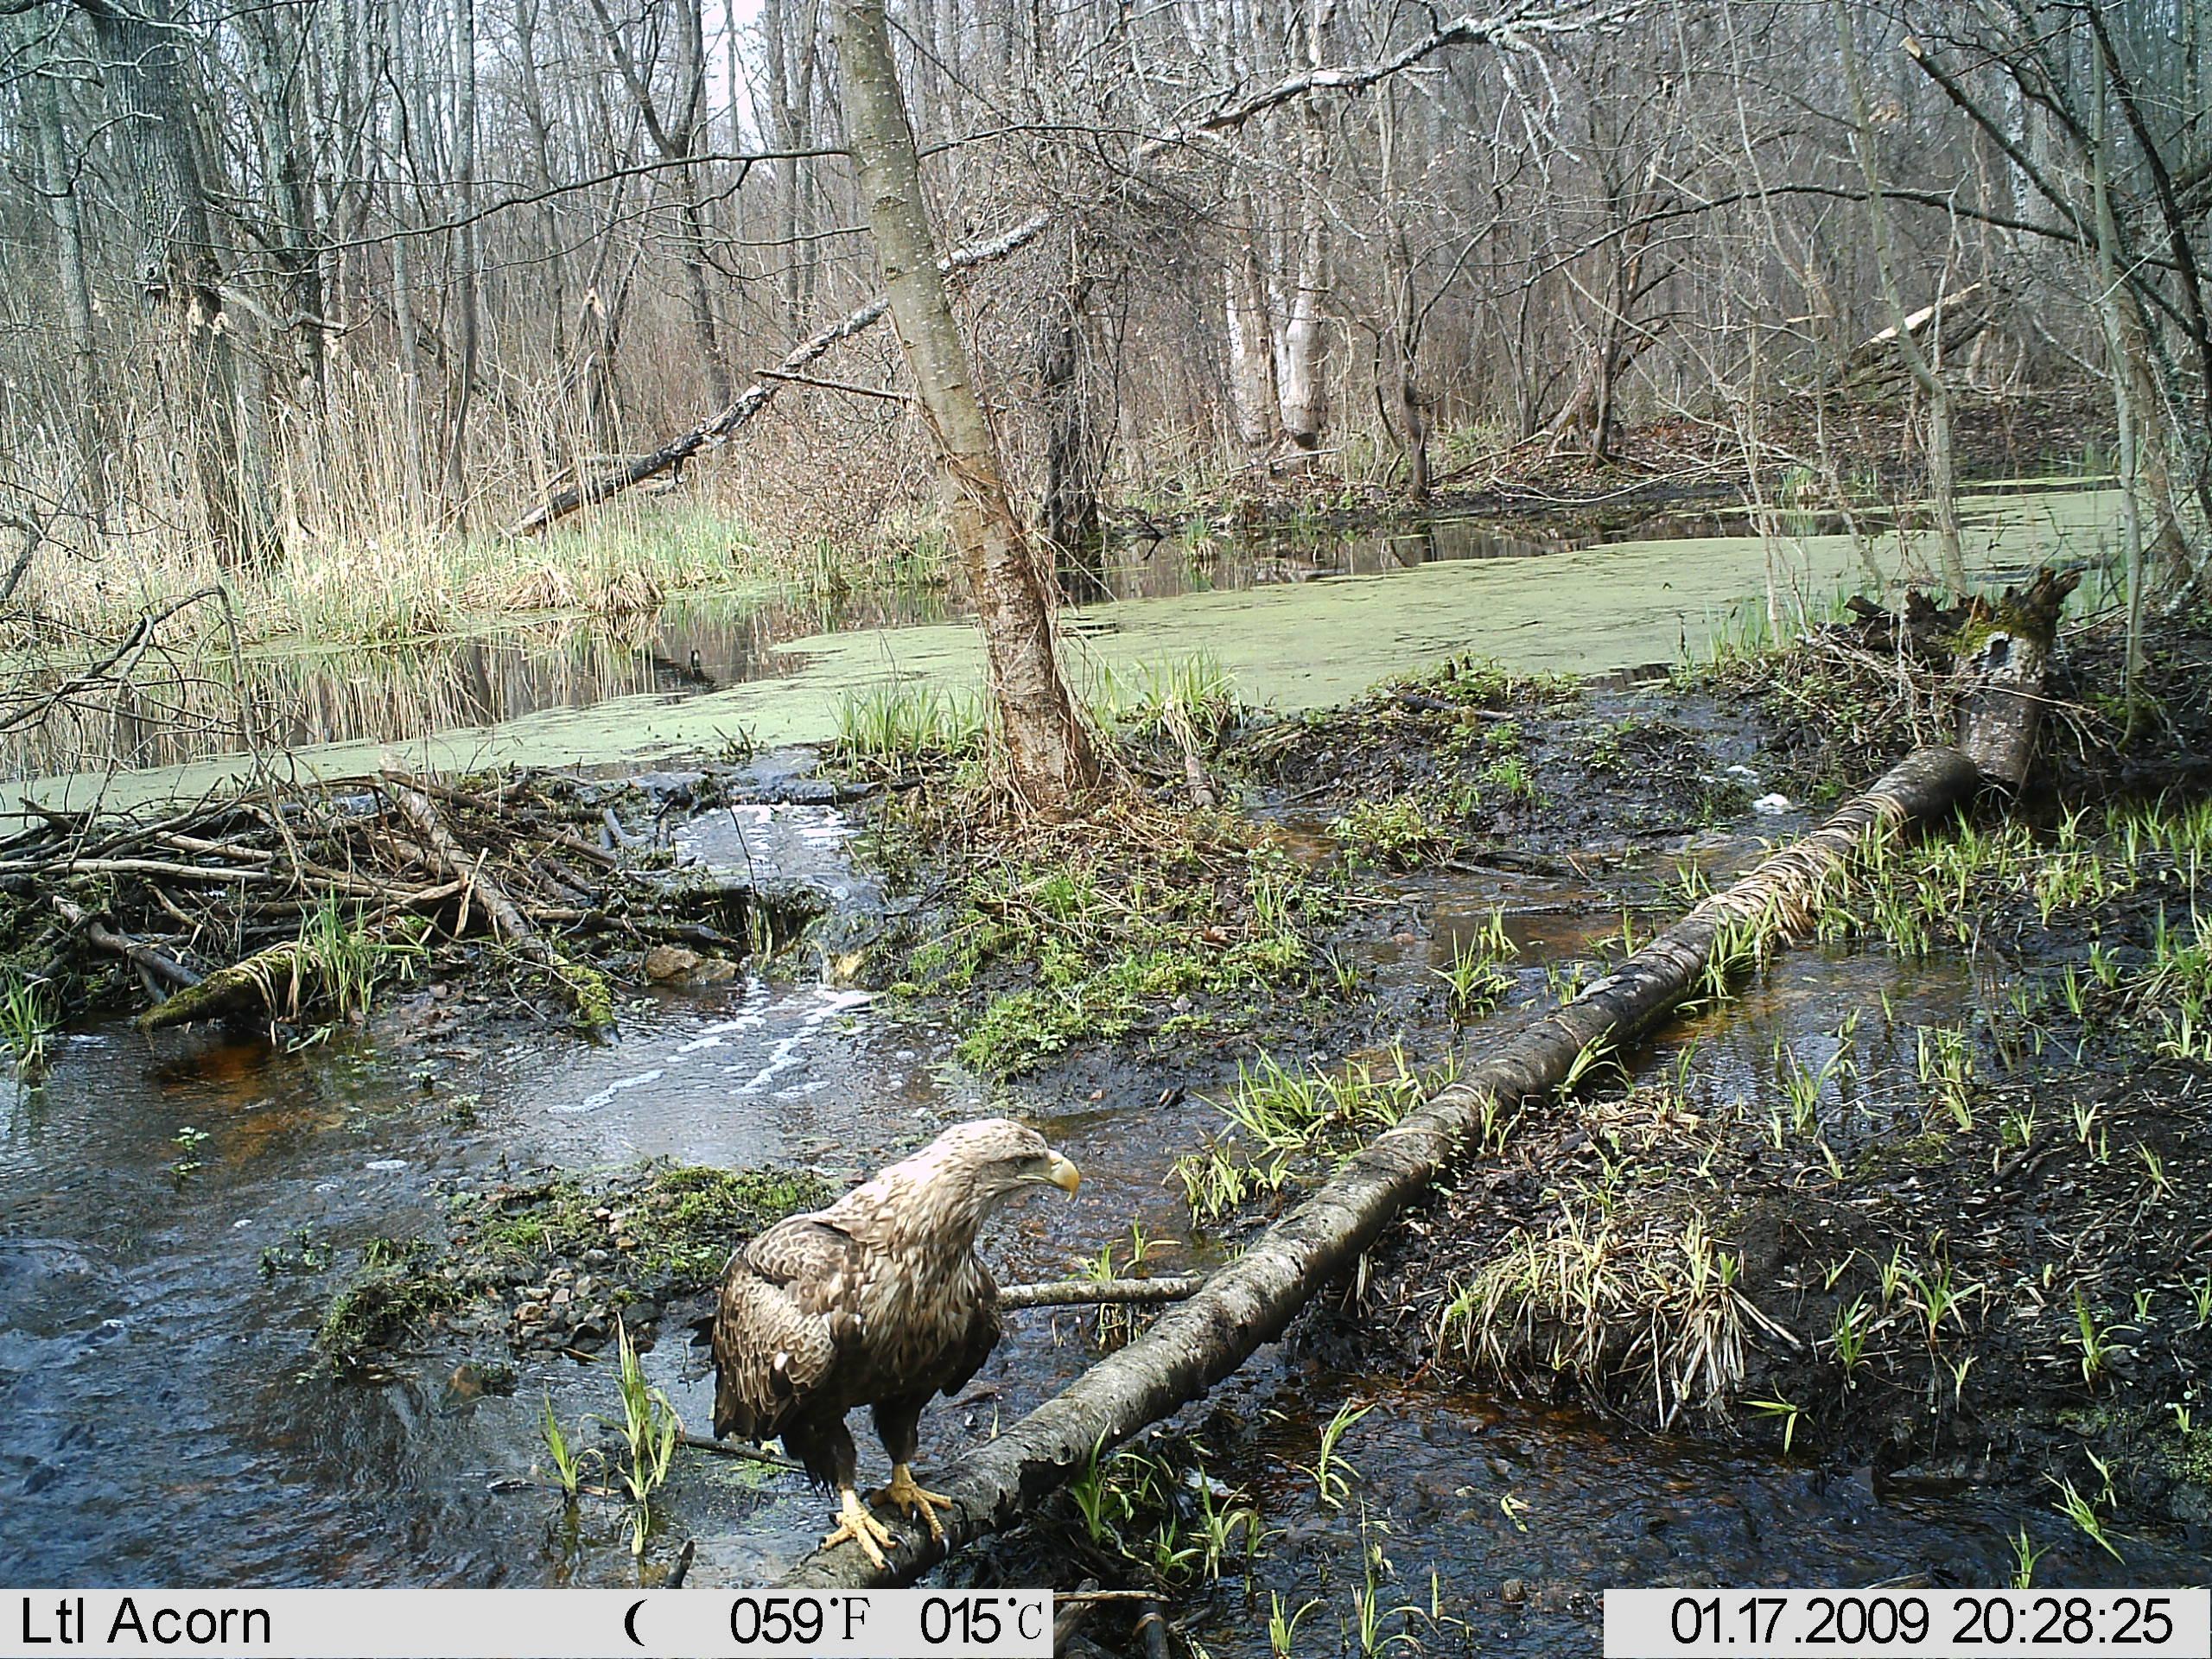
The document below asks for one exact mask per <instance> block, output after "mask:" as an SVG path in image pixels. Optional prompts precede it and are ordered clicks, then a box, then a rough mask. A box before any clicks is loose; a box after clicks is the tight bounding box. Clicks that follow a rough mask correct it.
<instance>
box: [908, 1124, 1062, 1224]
mask: <svg viewBox="0 0 2212 1659" xmlns="http://www.w3.org/2000/svg"><path fill="white" fill-rule="evenodd" d="M914 1161H915V1162H917V1163H928V1164H930V1165H931V1166H934V1168H935V1170H936V1172H937V1173H938V1178H939V1179H943V1180H947V1181H951V1182H956V1183H958V1184H960V1185H963V1186H964V1187H965V1188H966V1189H967V1190H968V1191H969V1192H973V1193H974V1194H975V1195H976V1198H978V1199H979V1200H981V1203H982V1209H983V1210H985V1211H989V1210H994V1209H996V1208H997V1207H998V1206H999V1205H1001V1204H1003V1203H1004V1202H1005V1201H1006V1200H1007V1199H1008V1198H1016V1197H1019V1196H1020V1194H1021V1193H1023V1192H1027V1191H1028V1190H1029V1189H1030V1188H1031V1187H1033V1186H1057V1187H1058V1188H1059V1189H1060V1191H1062V1192H1074V1191H1075V1189H1076V1185H1077V1183H1078V1182H1079V1181H1081V1180H1082V1179H1083V1176H1082V1174H1081V1173H1080V1172H1079V1171H1078V1170H1077V1168H1076V1166H1074V1164H1072V1163H1071V1162H1070V1161H1069V1160H1067V1159H1065V1158H1063V1157H1062V1156H1061V1155H1060V1154H1058V1153H1057V1152H1054V1151H1053V1150H1052V1147H1049V1146H1047V1145H1046V1144H1045V1137H1044V1136H1043V1135H1039V1134H1038V1133H1037V1131H1036V1130H1034V1129H1033V1128H1030V1127H1029V1126H1028V1125H1027V1123H1017V1122H1014V1120H1013V1119H1012V1118H1010V1117H979V1118H977V1119H976V1120H975V1121H974V1122H969V1123H956V1124H954V1125H953V1126H952V1127H951V1128H949V1129H947V1130H946V1131H945V1132H944V1134H943V1135H939V1136H938V1138H937V1139H936V1140H934V1141H931V1142H930V1144H929V1145H928V1146H926V1147H924V1148H923V1149H922V1150H921V1151H920V1152H919V1153H918V1154H916V1155H915V1159H914Z"/></svg>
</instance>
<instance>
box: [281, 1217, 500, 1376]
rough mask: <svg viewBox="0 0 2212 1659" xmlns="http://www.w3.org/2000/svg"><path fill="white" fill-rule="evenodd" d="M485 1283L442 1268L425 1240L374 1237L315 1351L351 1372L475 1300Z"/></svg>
mask: <svg viewBox="0 0 2212 1659" xmlns="http://www.w3.org/2000/svg"><path fill="white" fill-rule="evenodd" d="M481 1290H482V1286H481V1284H480V1282H479V1281H477V1280H475V1279H474V1277H473V1276H472V1275H470V1274H467V1273H465V1272H464V1271H463V1270H462V1269H461V1268H459V1267H458V1266H457V1265H454V1264H450V1263H448V1264H446V1265H444V1266H441V1265H440V1264H439V1262H438V1260H437V1252H436V1250H435V1248H434V1247H433V1246H432V1245H431V1244H430V1243H429V1241H428V1240H426V1239H420V1238H411V1239H407V1240H404V1241H401V1240H394V1239H389V1238H372V1239H371V1240H370V1241H369V1242H368V1243H366V1244H365V1245H363V1246H362V1247H361V1259H360V1265H359V1267H358V1268H355V1269H354V1271H353V1275H352V1276H351V1277H350V1278H348V1279H347V1280H346V1283H345V1286H344V1287H343V1288H341V1289H340V1291H339V1293H338V1294H337V1295H336V1296H334V1297H333V1298H332V1299H331V1302H330V1306H329V1309H328V1310H327V1312H326V1313H324V1314H323V1316H322V1324H321V1327H320V1328H319V1329H318V1330H317V1331H316V1332H315V1347H316V1348H317V1349H318V1350H320V1351H321V1352H322V1353H323V1354H324V1355H325V1356H327V1357H328V1359H329V1361H330V1363H331V1365H332V1366H333V1368H334V1369H335V1370H340V1371H348V1370H355V1369H357V1368H358V1367H359V1366H361V1365H363V1364H365V1363H366V1362H367V1361H368V1359H369V1358H370V1357H371V1356H372V1355H374V1354H378V1353H381V1352H385V1351H389V1350H391V1349H393V1348H397V1346H399V1344H402V1343H404V1342H405V1341H406V1340H407V1339H408V1338H410V1336H414V1335H416V1334H418V1333H420V1332H422V1331H423V1330H424V1329H425V1328H427V1327H428V1326H429V1325H430V1324H431V1323H432V1322H433V1321H434V1320H435V1319H436V1318H437V1317H438V1316H439V1315H440V1314H442V1313H450V1312H451V1311H452V1310H453V1309H454V1308H456V1307H459V1306H462V1305H463V1304H465V1303H467V1302H469V1301H471V1300H474V1299H475V1297H476V1296H477V1295H478V1294H480V1292H481Z"/></svg>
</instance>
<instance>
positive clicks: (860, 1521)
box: [822, 1486, 891, 1573]
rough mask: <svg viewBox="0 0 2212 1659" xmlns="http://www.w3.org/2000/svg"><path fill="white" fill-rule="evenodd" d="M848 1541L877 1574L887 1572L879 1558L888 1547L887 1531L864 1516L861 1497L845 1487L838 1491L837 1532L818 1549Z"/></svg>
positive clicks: (888, 1566) (864, 1509)
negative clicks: (870, 1562)
mask: <svg viewBox="0 0 2212 1659" xmlns="http://www.w3.org/2000/svg"><path fill="white" fill-rule="evenodd" d="M848 1540H850V1541H852V1542H854V1543H855V1544H858V1545H859V1546H860V1547H861V1554H863V1555H865V1556H867V1557H868V1560H871V1561H873V1562H874V1563H875V1567H876V1570H877V1571H878V1572H885V1573H887V1572H889V1571H890V1570H891V1563H890V1562H889V1561H888V1560H886V1559H885V1557H884V1554H883V1552H884V1551H885V1550H886V1549H887V1548H890V1547H891V1529H890V1528H888V1527H887V1526H885V1525H884V1524H883V1522H880V1521H879V1520H877V1519H876V1518H875V1517H874V1516H873V1515H871V1514H869V1513H868V1505H867V1504H865V1503H861V1495H860V1494H859V1493H858V1492H856V1491H854V1490H853V1489H852V1488H851V1487H849V1486H846V1487H842V1488H841V1489H839V1491H838V1493H837V1530H836V1531H835V1532H833V1533H831V1534H830V1535H829V1536H828V1537H826V1538H824V1539H823V1541H822V1548H824V1549H835V1548H836V1547H837V1546H838V1545H839V1544H842V1543H844V1542H846V1541H848Z"/></svg>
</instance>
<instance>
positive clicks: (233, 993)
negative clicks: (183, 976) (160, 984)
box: [138, 939, 321, 1031]
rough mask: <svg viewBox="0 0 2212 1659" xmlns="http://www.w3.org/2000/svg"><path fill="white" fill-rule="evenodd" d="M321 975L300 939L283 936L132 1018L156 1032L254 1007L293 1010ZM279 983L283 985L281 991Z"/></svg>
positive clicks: (273, 1013) (275, 1012)
mask: <svg viewBox="0 0 2212 1659" xmlns="http://www.w3.org/2000/svg"><path fill="white" fill-rule="evenodd" d="M320 978H321V966H320V963H319V962H318V959H317V957H316V956H315V951H314V950H313V949H312V948H311V947H310V946H309V945H308V944H306V943H305V942H303V941H302V940H299V939H285V940H283V941H281V942H280V943H278V944H272V945H269V946H267V947H265V948H264V949H263V950H257V951H255V952H254V953H253V954H252V955H251V956H250V957H245V958H243V959H241V960H240V961H238V962H234V963H231V964H230V965H229V966H228V967H226V968H218V969H216V970H215V971H214V972H213V973H212V974H209V975H208V976H207V977H206V978H204V979H201V980H200V981H198V982H196V983H194V984H192V985H188V986H186V987H184V988H181V989H180V990H178V991H177V992H176V993H175V995H172V996H169V997H167V998H165V999H163V1000H162V1001H159V1002H156V1004H154V1006H153V1007H150V1008H149V1009H147V1010H146V1012H145V1013H143V1014H140V1015H139V1016H138V1028H139V1030H141V1031H160V1030H162V1028H163V1027H168V1026H188V1025H190V1024H192V1023H193V1022H194V1020H215V1019H226V1018H228V1017H229V1016H231V1015H232V1014H246V1013H249V1012H256V1011H259V1012H265V1013H266V1014H269V1015H270V1016H271V1017H276V1016H277V1015H279V1014H285V1013H295V1014H296V1013H297V1012H298V1010H299V1008H300V1007H301V1005H302V1003H304V1002H305V1001H308V999H309V998H310V997H311V996H312V995H313V993H312V992H311V991H310V990H308V986H309V985H310V984H311V983H313V982H318V981H319V980H320ZM280 987H282V988H283V992H282V994H281V995H280V991H279V988H280ZM280 1002H281V1003H282V1004H283V1006H282V1007H280V1006H279V1004H280Z"/></svg>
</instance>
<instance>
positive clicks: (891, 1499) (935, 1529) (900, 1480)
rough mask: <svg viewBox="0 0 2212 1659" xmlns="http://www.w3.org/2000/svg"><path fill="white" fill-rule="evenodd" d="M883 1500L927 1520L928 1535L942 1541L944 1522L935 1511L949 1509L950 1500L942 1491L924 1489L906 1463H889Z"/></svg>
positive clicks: (950, 1505)
mask: <svg viewBox="0 0 2212 1659" xmlns="http://www.w3.org/2000/svg"><path fill="white" fill-rule="evenodd" d="M883 1501H884V1502H885V1503H891V1504H894V1505H896V1506H897V1507H898V1508H899V1509H900V1510H904V1511H906V1514H907V1515H908V1516H918V1517H919V1518H920V1519H921V1520H923V1521H925V1522H928V1523H929V1529H930V1536H931V1537H932V1538H934V1539H936V1540H937V1541H938V1542H940V1543H942V1542H944V1522H940V1521H939V1520H938V1518H937V1512H938V1510H949V1509H950V1508H951V1507H952V1500H951V1499H950V1498H949V1497H946V1496H945V1495H944V1493H943V1492H932V1491H928V1490H926V1489H925V1487H924V1486H923V1485H922V1484H921V1483H920V1482H918V1481H917V1480H916V1479H915V1478H914V1471H913V1470H912V1467H911V1466H909V1465H906V1464H903V1463H894V1464H893V1465H891V1484H889V1485H888V1486H887V1487H885V1488H884V1489H883Z"/></svg>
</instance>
